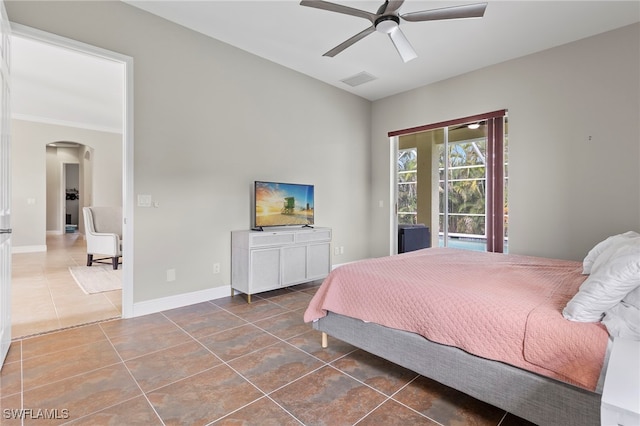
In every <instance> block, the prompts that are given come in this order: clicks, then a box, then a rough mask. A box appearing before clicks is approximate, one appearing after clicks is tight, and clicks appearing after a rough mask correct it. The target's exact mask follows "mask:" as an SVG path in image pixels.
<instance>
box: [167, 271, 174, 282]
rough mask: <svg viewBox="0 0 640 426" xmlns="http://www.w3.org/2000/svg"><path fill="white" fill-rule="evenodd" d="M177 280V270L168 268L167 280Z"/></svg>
mask: <svg viewBox="0 0 640 426" xmlns="http://www.w3.org/2000/svg"><path fill="white" fill-rule="evenodd" d="M175 280H176V270H175V269H167V282H171V281H175Z"/></svg>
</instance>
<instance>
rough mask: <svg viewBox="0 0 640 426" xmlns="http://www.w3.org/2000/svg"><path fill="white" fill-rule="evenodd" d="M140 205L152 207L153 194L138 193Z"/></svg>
mask: <svg viewBox="0 0 640 426" xmlns="http://www.w3.org/2000/svg"><path fill="white" fill-rule="evenodd" d="M138 207H151V195H141V194H138Z"/></svg>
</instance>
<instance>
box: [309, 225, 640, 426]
mask: <svg viewBox="0 0 640 426" xmlns="http://www.w3.org/2000/svg"><path fill="white" fill-rule="evenodd" d="M638 237H640V235H638ZM637 243H638V244H640V238H638V239H637ZM636 247H640V245H638V246H636ZM594 249H595V248H594ZM590 253H591V252H590ZM637 253H638V252H635V254H637ZM596 254H599V255H602V247H601V248H600V250H599V253H596ZM596 254H594V256H592V257H597V256H596ZM591 262H592V263H593V259H592V260H591ZM636 262H638V261H636ZM586 265H587V258H585V262H583V263H581V262H575V261H566V260H557V259H544V258H538V257H530V256H518V255H504V254H496V253H484V252H471V251H466V250H456V249H450V248H429V249H424V250H418V251H415V252H410V253H404V254H400V255H395V256H389V257H384V258H379V259H368V260H363V261H359V262H354V263H351V264H347V265H343V266H341V267H339V268H336V269H335V270H334V271H332V272H331V274H330V275H329V276H328V277H327V278H326V279H325V281H324V282H323V284H322V285H321V286H320V288H319V289H318V291H317V292H316V294H315V296H314V298H313V299H312V301H311V302H310V304H309V307H308V308H307V310H306V312H305V321H307V322H313V327H314V328H315V329H317V330H319V331H322V332H323V345H326V334H328V335H331V336H333V337H335V338H337V339H340V340H343V341H345V342H347V343H350V344H352V345H354V346H356V347H359V348H361V349H363V350H366V351H368V352H370V353H373V354H375V355H378V356H380V357H382V358H385V359H387V360H389V361H392V362H394V363H396V364H398V365H401V366H403V367H405V368H408V369H410V370H413V371H415V372H417V373H419V374H422V375H424V376H426V377H429V378H431V379H434V380H436V381H438V382H440V383H442V384H444V385H447V386H450V387H452V388H454V389H457V390H460V391H462V392H464V393H466V394H468V395H470V396H473V397H475V398H477V399H479V400H482V401H485V402H487V403H489V404H492V405H494V406H497V407H499V408H502V409H504V410H506V411H508V412H510V413H512V414H514V415H516V416H519V417H522V418H524V419H527V420H529V421H531V422H533V423H536V424H539V425H598V424H600V405H601V398H602V396H601V394H602V386H603V383H604V376H605V374H606V365H607V361H608V350H609V347H610V342H611V339H610V334H611V333H610V331H609V330H608V329H607V327H606V326H605V324H603V323H602V322H601V321H600V319H601V317H602V316H603V315H601V317H600V318H598V320H596V321H592V320H588V321H585V320H576V319H575V318H570V319H571V320H568V319H567V318H568V317H571V315H573V316H575V315H576V314H577V311H576V310H575V309H574V311H575V312H569V311H571V309H568V308H567V306H568V305H570V304H571V303H574V299H577V298H578V294H579V293H580V294H581V293H584V292H583V291H581V289H583V288H587V287H588V286H589V284H585V281H590V276H589V275H588V274H586V273H585V270H586ZM596 266H598V265H596ZM639 267H640V266H639ZM598 268H600V269H602V267H601V266H598ZM589 272H590V271H589ZM631 273H632V274H633V271H631ZM593 275H594V276H596V275H597V274H595V273H594V274H593ZM630 285H631V286H632V285H633V284H630ZM628 288H630V287H629V286H627V287H624V289H622V290H621V291H622V292H624V291H626V293H625V294H623V295H622V296H620V300H616V304H619V303H622V299H624V298H625V296H626V295H627V293H629V292H630V291H631V290H633V288H631V290H629V291H627V289H628ZM635 290H636V292H638V291H640V289H639V288H635ZM616 297H617V296H616ZM578 302H580V300H578ZM574 305H575V303H574ZM607 306H608V305H606V306H605V307H607ZM573 307H574V308H575V306H573ZM578 307H579V308H584V307H586V305H585V306H582V305H580V304H578ZM601 308H602V306H598V307H597V309H601ZM583 310H584V309H583ZM605 310H606V309H605ZM581 313H584V312H581ZM467 331H468V332H467ZM489 341H491V342H489ZM488 342H489V343H488Z"/></svg>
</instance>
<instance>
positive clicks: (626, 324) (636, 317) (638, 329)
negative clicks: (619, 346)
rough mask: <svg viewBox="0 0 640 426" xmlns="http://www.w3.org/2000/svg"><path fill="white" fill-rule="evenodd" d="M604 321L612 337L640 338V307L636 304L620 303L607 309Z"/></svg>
mask: <svg viewBox="0 0 640 426" xmlns="http://www.w3.org/2000/svg"><path fill="white" fill-rule="evenodd" d="M639 288H640V287H639ZM602 323H603V324H604V325H605V327H607V331H608V332H609V335H610V336H611V337H623V338H625V339H632V340H640V309H638V308H637V307H635V306H631V305H629V304H627V303H624V302H620V303H618V304H617V305H616V306H614V307H613V308H611V309H609V310H608V311H607V313H606V314H605V315H604V318H603V319H602Z"/></svg>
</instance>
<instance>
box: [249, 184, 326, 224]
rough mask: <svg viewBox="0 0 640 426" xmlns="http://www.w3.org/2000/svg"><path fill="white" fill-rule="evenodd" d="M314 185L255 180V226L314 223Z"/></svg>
mask: <svg viewBox="0 0 640 426" xmlns="http://www.w3.org/2000/svg"><path fill="white" fill-rule="evenodd" d="M313 209H314V207H313V185H302V184H296V183H281V182H262V181H256V182H255V210H254V217H255V226H256V227H263V226H291V225H313V211H314V210H313Z"/></svg>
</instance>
